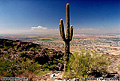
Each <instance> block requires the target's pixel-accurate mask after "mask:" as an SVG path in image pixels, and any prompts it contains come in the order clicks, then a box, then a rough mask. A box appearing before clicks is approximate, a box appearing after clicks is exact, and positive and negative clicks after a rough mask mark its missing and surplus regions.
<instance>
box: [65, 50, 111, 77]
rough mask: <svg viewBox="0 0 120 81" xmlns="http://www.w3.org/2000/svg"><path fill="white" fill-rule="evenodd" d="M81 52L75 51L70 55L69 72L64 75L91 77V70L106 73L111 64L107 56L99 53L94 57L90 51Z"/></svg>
mask: <svg viewBox="0 0 120 81" xmlns="http://www.w3.org/2000/svg"><path fill="white" fill-rule="evenodd" d="M81 51H82V52H81V53H80V54H79V53H78V52H75V53H74V54H73V56H72V55H71V56H70V59H69V63H68V64H67V72H66V73H65V74H64V76H67V77H69V78H73V77H78V78H81V77H89V76H88V75H89V73H91V72H100V73H106V71H107V66H108V65H109V64H110V62H109V59H108V58H107V57H100V56H99V55H97V56H94V57H92V56H91V55H90V53H89V52H88V51H85V50H81Z"/></svg>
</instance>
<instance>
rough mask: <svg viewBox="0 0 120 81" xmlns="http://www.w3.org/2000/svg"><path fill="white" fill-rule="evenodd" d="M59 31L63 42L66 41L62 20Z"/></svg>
mask: <svg viewBox="0 0 120 81" xmlns="http://www.w3.org/2000/svg"><path fill="white" fill-rule="evenodd" d="M59 30H60V35H61V37H62V39H63V41H65V33H64V25H63V20H62V19H61V20H60V24H59Z"/></svg>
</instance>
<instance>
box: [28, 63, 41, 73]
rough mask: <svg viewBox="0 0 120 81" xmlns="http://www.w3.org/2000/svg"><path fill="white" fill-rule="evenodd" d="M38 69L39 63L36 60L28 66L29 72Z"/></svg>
mask: <svg viewBox="0 0 120 81" xmlns="http://www.w3.org/2000/svg"><path fill="white" fill-rule="evenodd" d="M38 69H40V64H38V62H35V63H33V64H31V65H30V66H29V67H28V71H29V72H35V71H36V70H38Z"/></svg>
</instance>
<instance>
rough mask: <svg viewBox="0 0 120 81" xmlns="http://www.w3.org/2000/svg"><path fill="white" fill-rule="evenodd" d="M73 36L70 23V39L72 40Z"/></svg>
mask: <svg viewBox="0 0 120 81" xmlns="http://www.w3.org/2000/svg"><path fill="white" fill-rule="evenodd" d="M72 37H73V26H72V25H71V27H70V41H71V40H72Z"/></svg>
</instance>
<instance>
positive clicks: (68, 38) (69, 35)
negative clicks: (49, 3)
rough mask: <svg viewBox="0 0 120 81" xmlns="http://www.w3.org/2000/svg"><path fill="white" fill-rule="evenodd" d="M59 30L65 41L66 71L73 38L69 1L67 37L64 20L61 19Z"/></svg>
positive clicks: (67, 8) (67, 5) (67, 7)
mask: <svg viewBox="0 0 120 81" xmlns="http://www.w3.org/2000/svg"><path fill="white" fill-rule="evenodd" d="M59 30H60V35H61V37H62V39H63V41H64V42H65V54H64V71H65V67H66V63H67V62H68V60H69V54H70V41H71V40H72V36H73V26H72V25H71V27H70V19H69V3H67V4H66V37H65V33H64V26H63V20H62V19H61V20H60V24H59Z"/></svg>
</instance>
